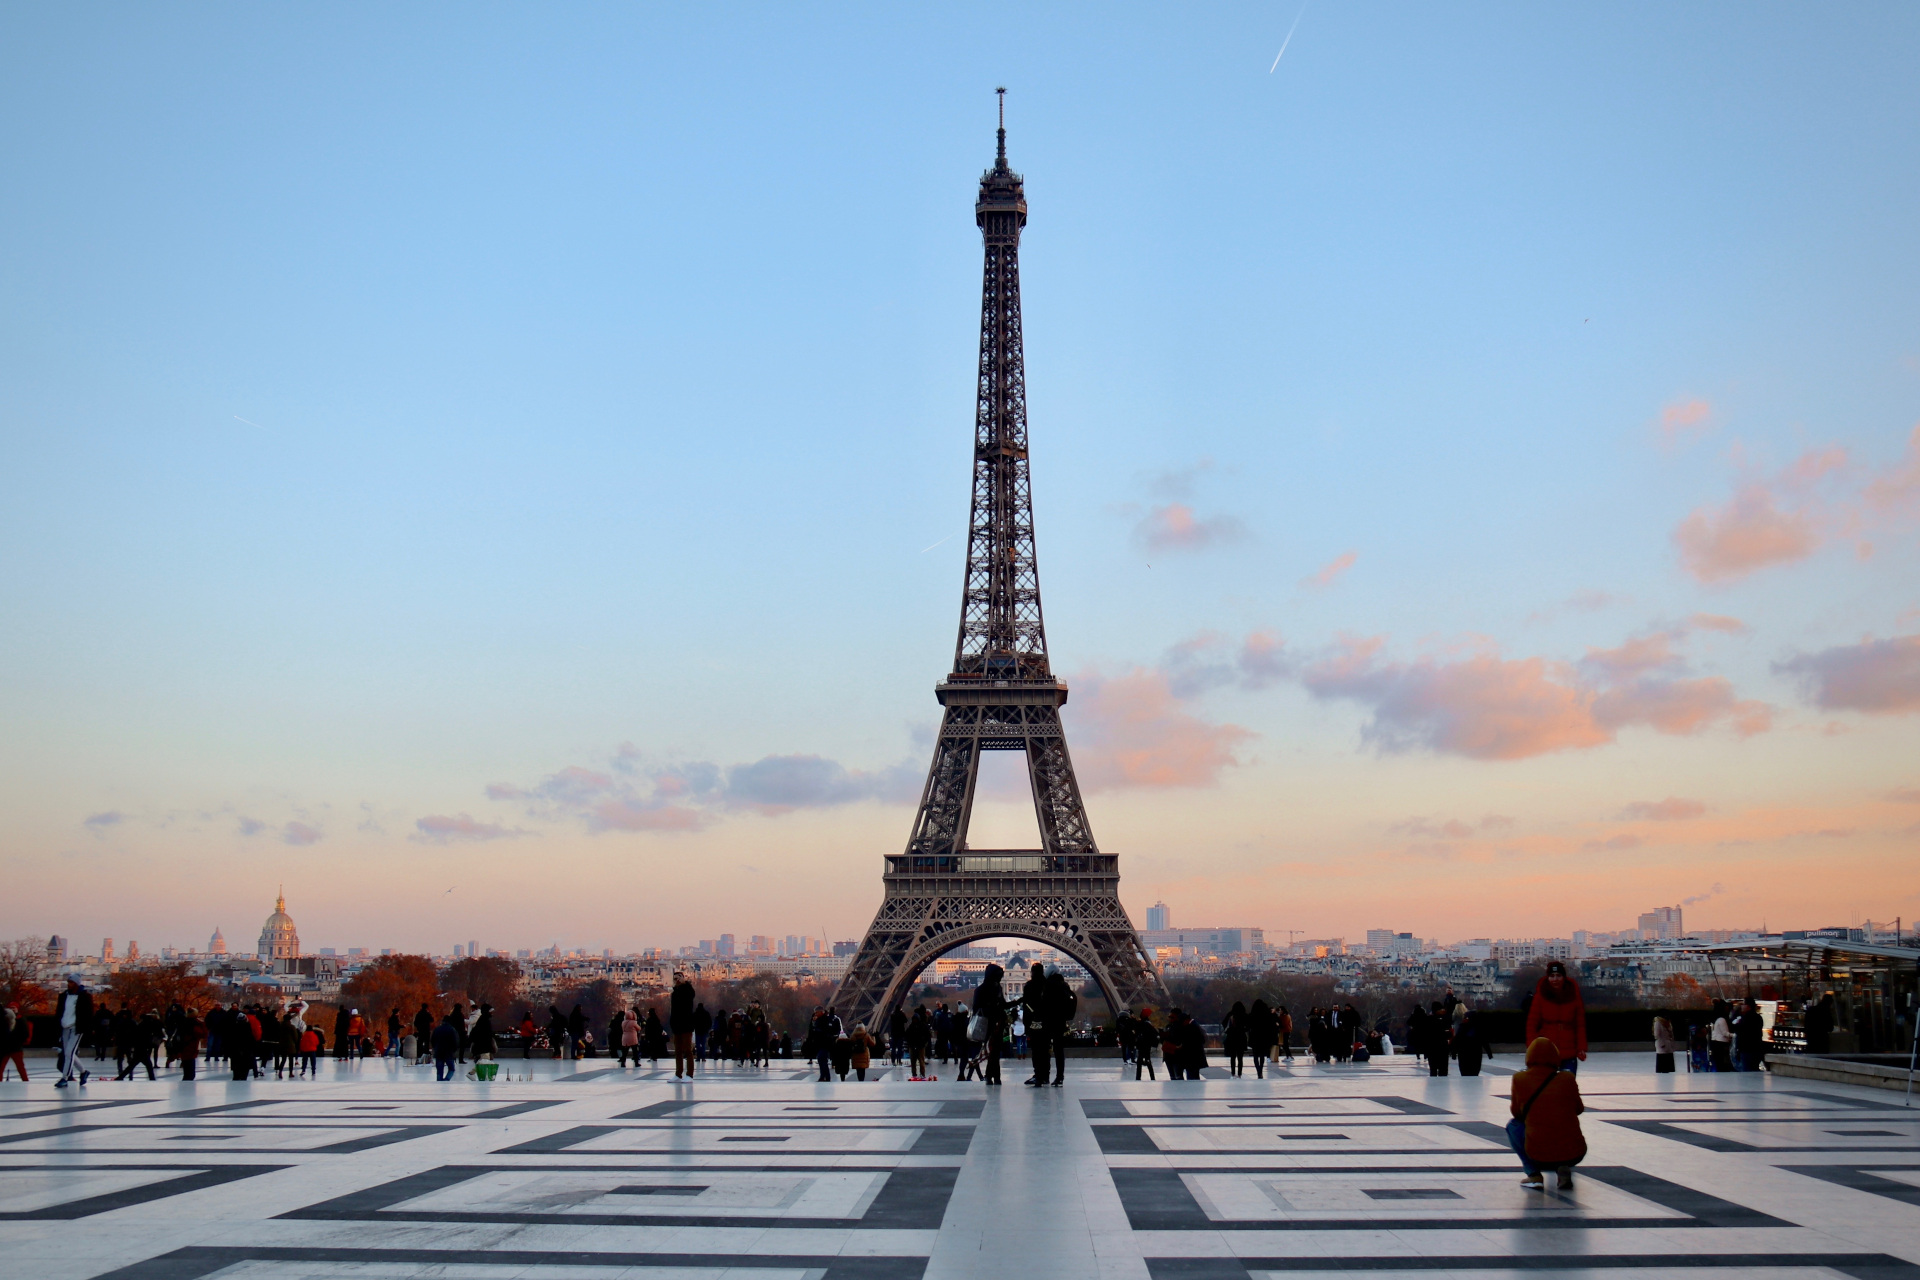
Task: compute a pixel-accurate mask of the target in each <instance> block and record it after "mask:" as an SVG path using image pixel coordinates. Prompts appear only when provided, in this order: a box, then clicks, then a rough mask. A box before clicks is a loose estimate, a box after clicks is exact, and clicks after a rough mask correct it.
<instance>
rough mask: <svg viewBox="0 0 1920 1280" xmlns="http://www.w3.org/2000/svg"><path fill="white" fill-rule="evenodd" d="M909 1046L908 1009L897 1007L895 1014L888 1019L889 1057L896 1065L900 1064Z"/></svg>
mask: <svg viewBox="0 0 1920 1280" xmlns="http://www.w3.org/2000/svg"><path fill="white" fill-rule="evenodd" d="M906 1048H907V1011H906V1010H905V1009H895V1010H894V1011H893V1016H892V1017H891V1018H889V1019H887V1057H888V1058H889V1059H890V1060H891V1061H892V1062H893V1065H894V1066H896V1067H897V1066H899V1065H900V1055H901V1054H902V1053H904V1052H906Z"/></svg>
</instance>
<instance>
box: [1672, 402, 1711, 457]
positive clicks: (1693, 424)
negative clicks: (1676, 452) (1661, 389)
mask: <svg viewBox="0 0 1920 1280" xmlns="http://www.w3.org/2000/svg"><path fill="white" fill-rule="evenodd" d="M1712 416H1713V406H1712V405H1711V404H1709V403H1708V402H1707V401H1705V400H1701V399H1698V398H1695V399H1689V400H1674V401H1672V402H1670V403H1669V404H1667V405H1666V406H1665V407H1664V408H1662V409H1661V410H1660V435H1661V437H1662V439H1664V440H1665V441H1666V442H1667V443H1668V444H1669V445H1671V444H1674V443H1676V442H1678V441H1679V440H1680V439H1682V438H1683V437H1685V436H1689V435H1692V434H1693V433H1695V432H1697V431H1705V430H1706V429H1707V419H1709V418H1711V417H1712Z"/></svg>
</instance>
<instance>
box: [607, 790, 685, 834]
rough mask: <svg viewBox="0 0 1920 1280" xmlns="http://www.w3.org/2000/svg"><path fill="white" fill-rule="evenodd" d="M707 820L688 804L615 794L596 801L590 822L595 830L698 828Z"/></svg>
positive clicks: (676, 829) (678, 829)
mask: <svg viewBox="0 0 1920 1280" xmlns="http://www.w3.org/2000/svg"><path fill="white" fill-rule="evenodd" d="M708 821H709V819H708V817H707V815H706V814H704V813H701V812H700V811H699V810H697V809H689V808H687V807H686V806H685V805H677V804H665V805H660V804H648V803H643V802H640V801H636V800H629V799H624V798H616V799H609V800H602V801H601V802H600V803H599V804H597V805H595V806H594V807H593V816H592V818H591V819H590V821H589V822H588V826H589V827H590V828H592V829H593V830H595V831H697V830H699V829H700V828H701V827H704V826H706V825H707V822H708Z"/></svg>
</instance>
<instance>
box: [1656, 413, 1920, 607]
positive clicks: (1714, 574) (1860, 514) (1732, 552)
mask: <svg viewBox="0 0 1920 1280" xmlns="http://www.w3.org/2000/svg"><path fill="white" fill-rule="evenodd" d="M1917 515H1920V426H1916V427H1915V428H1914V429H1913V431H1912V433H1911V434H1910V435H1909V436H1908V438H1907V442H1906V450H1905V453H1904V455H1903V456H1902V458H1901V459H1900V460H1899V461H1897V462H1895V463H1893V464H1891V465H1890V466H1887V467H1884V468H1881V469H1880V470H1878V471H1873V472H1869V473H1868V474H1867V476H1866V478H1865V479H1864V480H1863V479H1862V478H1861V473H1860V469H1859V468H1857V467H1855V466H1853V464H1852V461H1851V459H1850V457H1849V455H1848V453H1847V451H1846V450H1845V449H1843V448H1841V447H1840V446H1838V445H1829V446H1826V447H1823V448H1818V449H1809V450H1808V451H1807V452H1805V453H1803V454H1801V456H1800V457H1798V458H1797V459H1795V460H1794V461H1793V462H1792V463H1790V464H1788V465H1787V466H1786V467H1784V468H1782V469H1781V470H1780V471H1779V472H1777V473H1775V474H1773V475H1767V474H1765V473H1761V474H1758V475H1750V476H1749V477H1748V478H1747V479H1746V480H1745V481H1744V482H1743V483H1742V484H1741V485H1740V487H1739V489H1738V490H1737V491H1736V492H1735V494H1734V496H1733V498H1732V500H1730V501H1729V502H1727V503H1725V504H1722V505H1718V506H1714V505H1708V506H1702V507H1699V508H1696V509H1695V510H1694V511H1693V512H1692V513H1690V514H1689V515H1688V516H1687V517H1686V518H1685V519H1684V520H1682V521H1681V522H1680V523H1679V525H1678V526H1676V527H1675V529H1674V531H1673V542H1674V546H1675V547H1676V548H1677V549H1678V551H1679V553H1680V562H1681V564H1682V565H1683V566H1684V567H1685V568H1686V570H1687V572H1688V573H1690V574H1692V575H1693V576H1694V577H1695V578H1696V579H1698V580H1699V581H1701V582H1705V583H1718V582H1729V581H1732V580H1734V579H1737V578H1742V577H1745V576H1746V575H1748V574H1750V573H1753V572H1756V571H1757V570H1760V569H1765V568H1768V567H1770V566H1773V565H1780V564H1790V563H1792V562H1794V561H1796V560H1804V559H1806V558H1807V557H1808V556H1810V555H1812V554H1813V553H1814V552H1815V551H1817V550H1819V549H1820V547H1821V546H1823V545H1825V544H1826V543H1828V542H1830V541H1832V540H1834V539H1836V538H1848V537H1851V538H1855V539H1857V541H1856V543H1855V551H1856V553H1857V554H1858V555H1859V557H1860V558H1861V559H1866V558H1868V557H1870V556H1872V554H1873V545H1872V544H1871V543H1870V542H1868V541H1866V540H1865V537H1864V535H1865V534H1868V533H1870V532H1871V531H1872V530H1874V529H1875V528H1895V527H1899V526H1902V525H1905V524H1907V523H1909V522H1911V521H1912V519H1913V518H1914V517H1915V516H1917Z"/></svg>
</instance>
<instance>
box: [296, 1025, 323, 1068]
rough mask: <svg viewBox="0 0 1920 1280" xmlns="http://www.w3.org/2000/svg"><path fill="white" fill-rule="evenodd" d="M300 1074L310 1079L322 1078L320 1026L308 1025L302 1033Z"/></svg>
mask: <svg viewBox="0 0 1920 1280" xmlns="http://www.w3.org/2000/svg"><path fill="white" fill-rule="evenodd" d="M300 1074H301V1075H302V1076H304V1077H305V1078H307V1079H308V1080H318V1079H319V1078H320V1028H318V1027H308V1028H307V1029H306V1030H304V1031H302V1032H301V1033H300Z"/></svg>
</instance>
